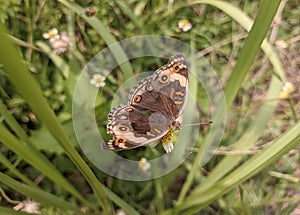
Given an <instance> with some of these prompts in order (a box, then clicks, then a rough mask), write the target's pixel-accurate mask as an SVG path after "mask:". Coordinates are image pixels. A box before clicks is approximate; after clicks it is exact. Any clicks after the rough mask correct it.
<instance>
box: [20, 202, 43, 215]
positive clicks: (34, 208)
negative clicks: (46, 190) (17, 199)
mask: <svg viewBox="0 0 300 215" xmlns="http://www.w3.org/2000/svg"><path fill="white" fill-rule="evenodd" d="M23 203H24V206H23V208H22V209H21V211H25V212H27V213H33V214H40V212H39V204H38V203H37V202H35V201H32V200H26V201H24V202H23Z"/></svg>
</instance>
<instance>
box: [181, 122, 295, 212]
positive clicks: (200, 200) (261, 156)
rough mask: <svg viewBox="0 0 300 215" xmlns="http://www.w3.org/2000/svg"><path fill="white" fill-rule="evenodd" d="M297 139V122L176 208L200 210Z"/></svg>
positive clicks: (261, 168)
mask: <svg viewBox="0 0 300 215" xmlns="http://www.w3.org/2000/svg"><path fill="white" fill-rule="evenodd" d="M299 141H300V123H297V124H295V125H294V126H293V127H291V128H290V129H289V130H287V131H286V132H285V133H284V134H283V135H281V136H280V137H279V138H278V139H276V141H274V142H273V143H272V144H270V146H269V147H267V148H265V149H264V150H262V151H261V152H260V153H258V154H256V155H254V156H253V157H251V158H250V159H249V160H248V161H246V162H245V163H244V164H242V165H241V166H240V167H238V168H236V170H235V171H233V172H232V173H230V174H229V175H228V176H226V177H225V178H224V179H222V180H220V181H219V182H217V183H215V184H213V185H212V186H210V187H207V188H206V189H205V190H202V192H199V193H193V194H192V195H190V196H189V197H188V198H187V199H186V200H185V201H184V202H183V203H182V205H180V206H179V207H178V208H177V209H178V210H183V209H187V208H190V207H193V206H196V207H195V208H194V209H193V211H194V212H195V211H199V210H201V208H203V207H205V206H207V205H208V204H209V203H211V202H212V201H214V200H215V199H216V198H217V197H219V196H221V195H223V194H225V193H226V192H228V191H230V190H232V189H233V188H234V187H235V186H236V185H238V184H240V183H241V182H243V181H245V180H247V179H249V178H250V177H252V176H254V175H255V174H257V173H258V172H260V171H262V170H264V169H265V168H266V167H268V166H270V165H272V164H274V163H275V162H277V161H278V160H279V159H280V158H281V157H282V156H283V155H284V154H286V153H287V152H289V151H290V150H292V149H293V148H295V147H296V146H297V145H299Z"/></svg>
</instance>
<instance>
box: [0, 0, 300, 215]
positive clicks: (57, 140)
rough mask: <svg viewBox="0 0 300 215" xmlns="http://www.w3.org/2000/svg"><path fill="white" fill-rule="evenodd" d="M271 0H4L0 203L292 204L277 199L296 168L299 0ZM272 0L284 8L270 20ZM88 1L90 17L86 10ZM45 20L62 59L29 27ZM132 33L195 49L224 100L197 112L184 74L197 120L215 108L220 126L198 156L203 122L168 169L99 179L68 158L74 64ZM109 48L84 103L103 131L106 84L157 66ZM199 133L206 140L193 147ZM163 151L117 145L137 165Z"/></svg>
mask: <svg viewBox="0 0 300 215" xmlns="http://www.w3.org/2000/svg"><path fill="white" fill-rule="evenodd" d="M280 2H281V4H283V3H282V1H279V0H272V1H271V0H264V1H232V2H230V3H228V2H227V1H218V0H198V1H189V2H187V3H185V2H183V1H182V2H180V1H179V2H176V1H167V2H166V1H158V0H154V1H147V0H141V1H135V0H130V1H123V0H122V1H109V0H104V1H98V0H91V1H76V3H75V2H73V1H67V0H59V1H37V0H34V1H28V0H23V1H22V0H14V1H10V0H3V1H2V3H1V5H0V21H1V23H3V24H1V25H0V41H1V42H0V43H1V51H0V95H1V101H0V123H1V124H0V142H1V145H0V163H1V166H0V169H1V174H0V188H1V192H0V193H1V196H2V197H3V198H0V201H1V205H3V206H4V207H0V212H2V213H6V214H14V212H15V211H13V210H12V209H10V208H12V207H13V206H15V205H17V202H20V201H24V200H25V199H28V198H32V199H33V200H35V201H37V202H38V203H39V204H40V211H41V212H42V214H74V213H76V214H99V213H100V212H102V214H116V213H117V211H118V210H120V209H121V210H123V211H125V212H126V213H127V214H196V213H200V211H202V212H203V213H205V214H224V213H225V214H260V213H264V212H265V211H270V213H272V214H279V213H289V212H291V211H293V210H294V208H295V207H296V206H297V205H296V204H293V202H294V201H297V200H298V201H299V198H298V199H295V198H293V197H291V196H289V195H288V194H289V193H293V192H294V193H296V192H297V191H298V192H299V186H297V185H298V184H299V177H298V176H297V175H295V176H293V174H295V172H296V171H299V169H300V167H299V156H295V154H297V152H298V151H297V150H299V149H297V148H296V146H297V145H299V141H300V128H299V126H300V124H299V121H298V119H299V113H300V108H299V99H298V97H297V96H298V95H297V94H296V93H299V92H298V91H297V86H299V83H297V81H294V80H295V79H296V78H295V77H297V78H298V76H299V74H297V71H298V70H297V65H298V66H299V62H298V61H296V60H295V59H297V58H299V31H300V27H299V26H300V25H299V17H298V14H299V2H297V1H288V2H287V3H286V5H281V6H279V4H280ZM282 6H285V7H282ZM278 7H279V8H281V7H282V8H281V9H283V11H282V12H281V13H280V14H277V15H276V16H275V14H276V11H277V8H278ZM87 8H93V9H94V10H95V15H92V16H88V15H87V14H86V9H87ZM274 16H275V21H274ZM250 17H251V18H250ZM182 19H188V20H189V21H190V22H191V24H192V26H193V27H192V29H190V30H189V31H188V32H184V31H182V30H180V29H179V27H178V22H179V21H180V20H182ZM272 21H273V24H272ZM270 26H271V27H270ZM53 28H57V29H58V31H59V33H60V34H61V33H62V32H66V33H67V35H68V37H69V40H70V43H68V45H67V46H66V47H65V48H66V50H64V51H65V52H64V51H63V53H61V54H58V53H57V52H58V50H57V49H55V48H53V47H54V46H53V44H52V42H51V41H50V40H46V39H44V38H43V36H42V35H43V33H46V32H48V31H49V30H51V29H53ZM6 29H7V30H6ZM6 31H7V32H6ZM248 32H249V33H248ZM141 35H163V36H169V37H173V38H176V39H178V40H180V41H183V42H185V43H187V44H191V46H193V47H194V48H195V49H197V50H200V51H199V53H196V56H197V57H199V56H203V55H205V56H206V58H207V59H208V60H209V62H210V64H211V65H212V66H213V68H214V70H215V71H216V72H217V74H218V75H219V77H220V79H221V81H222V84H223V86H224V91H225V97H224V100H221V101H220V105H218V106H217V107H210V103H209V100H208V99H207V98H205V92H204V90H203V88H202V87H201V86H197V85H196V84H193V83H192V84H191V89H190V91H191V92H192V94H193V95H195V98H196V103H197V106H198V107H199V110H200V113H201V120H204V121H207V120H208V119H209V117H210V113H209V111H210V108H212V109H214V110H215V116H216V121H214V122H213V123H214V126H216V128H221V127H222V122H221V120H222V117H221V116H222V114H225V113H226V115H227V124H226V130H225V133H224V136H223V139H222V140H221V143H220V146H219V148H218V150H216V152H215V155H214V156H213V157H212V159H211V160H210V161H209V162H208V163H205V162H204V159H205V155H206V154H207V153H209V150H210V146H211V145H212V144H213V140H214V136H216V135H217V132H216V131H211V132H209V129H203V131H201V137H199V139H198V140H197V144H196V148H195V149H193V153H191V155H190V156H189V157H188V159H187V160H185V162H184V163H183V164H182V165H181V166H179V167H178V168H177V169H176V170H174V171H173V172H171V173H169V174H168V175H166V176H164V177H161V178H158V179H154V180H152V181H143V182H131V181H125V180H120V179H117V178H113V177H111V176H108V175H106V174H105V173H103V172H101V171H99V170H98V169H97V168H95V167H94V166H93V165H92V164H90V163H89V161H88V160H87V159H86V158H85V155H82V154H81V150H80V148H79V147H78V145H77V141H76V135H75V132H74V130H73V121H72V96H73V92H74V87H75V84H76V81H77V78H78V77H79V75H80V73H81V71H82V68H83V67H84V66H85V65H86V63H87V62H88V61H89V60H90V59H91V58H92V57H93V56H94V55H95V54H96V53H98V52H99V51H100V50H102V49H104V48H105V47H107V46H109V45H111V44H113V43H115V42H117V41H119V40H122V39H126V38H129V37H134V36H141ZM274 38H275V39H274ZM297 42H298V43H297ZM12 43H14V46H15V47H14V46H13V45H12ZM150 45H151V44H150ZM280 45H281V46H284V48H282V47H281V46H280ZM162 48H166V49H167V48H168V47H162ZM260 48H261V50H262V52H260ZM135 51H136V52H137V53H142V50H138V49H136V50H135ZM113 56H114V58H115V60H116V62H118V63H121V62H122V64H121V65H120V66H119V68H116V69H115V70H114V71H113V73H112V74H110V75H109V76H107V77H106V81H105V84H106V85H105V86H104V87H103V88H100V90H99V93H98V96H97V100H96V107H95V112H96V118H97V120H98V126H99V131H100V133H101V134H102V135H103V136H105V137H107V138H109V135H106V134H105V133H106V131H105V126H106V123H107V120H106V119H107V113H108V112H109V111H110V108H111V106H110V105H111V100H112V98H113V96H114V93H115V92H116V91H117V90H118V87H119V86H120V85H121V84H122V83H123V82H124V81H126V80H128V79H129V78H130V77H132V76H133V75H134V74H138V73H141V72H144V71H151V70H155V69H156V68H158V67H160V66H161V65H162V64H163V62H162V61H161V60H159V59H156V58H152V57H145V58H138V59H134V60H132V61H127V59H128V56H127V55H126V53H125V51H124V50H123V47H121V46H119V45H117V46H116V47H115V49H113ZM124 61H125V62H124ZM294 65H295V66H294ZM100 69H101V68H100V67H99V70H100ZM200 69H202V68H200ZM88 75H89V77H88V78H91V77H90V76H91V75H92V74H88ZM297 75H298V76H297ZM297 80H298V79H297ZM286 81H290V82H292V83H293V84H294V85H295V87H296V91H295V92H296V93H295V94H293V95H292V96H291V95H289V96H290V97H289V98H287V99H286V100H284V99H285V97H281V98H282V99H281V100H280V99H278V98H279V95H281V94H280V93H282V89H283V88H282V85H283V84H284V83H285V82H286ZM293 81H294V82H293ZM298 82H299V80H298ZM297 84H298V85H297ZM298 88H299V87H298ZM87 96H88V95H87ZM222 104H223V105H222ZM224 106H226V107H227V110H224V109H222V107H224ZM218 116H220V117H218ZM104 119H105V120H104ZM218 119H220V120H218ZM176 135H177V134H176ZM204 140H208V141H206V143H205V144H202V143H203V142H205V141H204ZM99 144H100V143H99ZM175 147H176V146H175ZM294 148H295V149H294ZM292 149H294V150H296V151H295V152H293V153H294V154H293V156H292V155H291V153H292V152H290V150H292ZM162 151H163V149H162V147H161V146H158V147H157V148H155V149H150V148H140V149H137V150H131V151H124V152H120V153H119V154H120V155H121V156H123V157H126V158H128V159H131V160H140V158H142V157H145V156H146V157H148V158H150V159H154V158H156V157H157V156H159V155H160V154H161V152H162ZM288 153H290V154H288ZM287 154H288V155H289V156H286V155H287ZM298 154H299V153H298ZM278 161H279V162H278ZM103 162H105V161H103ZM199 164H201V165H202V166H201V168H200V166H199ZM11 199H14V200H16V201H13V200H11ZM277 203H278V205H277V207H276V206H274V205H275V204H277ZM298 206H299V205H298ZM19 214H23V213H22V212H19Z"/></svg>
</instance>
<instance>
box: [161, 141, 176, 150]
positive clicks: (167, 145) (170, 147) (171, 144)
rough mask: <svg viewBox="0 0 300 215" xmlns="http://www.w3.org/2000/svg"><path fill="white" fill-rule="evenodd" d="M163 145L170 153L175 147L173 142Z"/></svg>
mask: <svg viewBox="0 0 300 215" xmlns="http://www.w3.org/2000/svg"><path fill="white" fill-rule="evenodd" d="M162 145H163V147H164V149H165V151H166V152H167V153H170V152H171V151H173V149H174V145H173V143H172V142H168V143H162Z"/></svg>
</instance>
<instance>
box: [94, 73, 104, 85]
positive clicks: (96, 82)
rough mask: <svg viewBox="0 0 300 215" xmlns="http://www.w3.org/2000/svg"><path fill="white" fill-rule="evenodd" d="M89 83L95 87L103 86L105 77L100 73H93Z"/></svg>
mask: <svg viewBox="0 0 300 215" xmlns="http://www.w3.org/2000/svg"><path fill="white" fill-rule="evenodd" d="M90 83H91V84H92V85H94V86H95V87H97V88H99V87H104V86H105V77H104V76H102V75H100V74H94V75H93V77H92V79H90Z"/></svg>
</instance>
